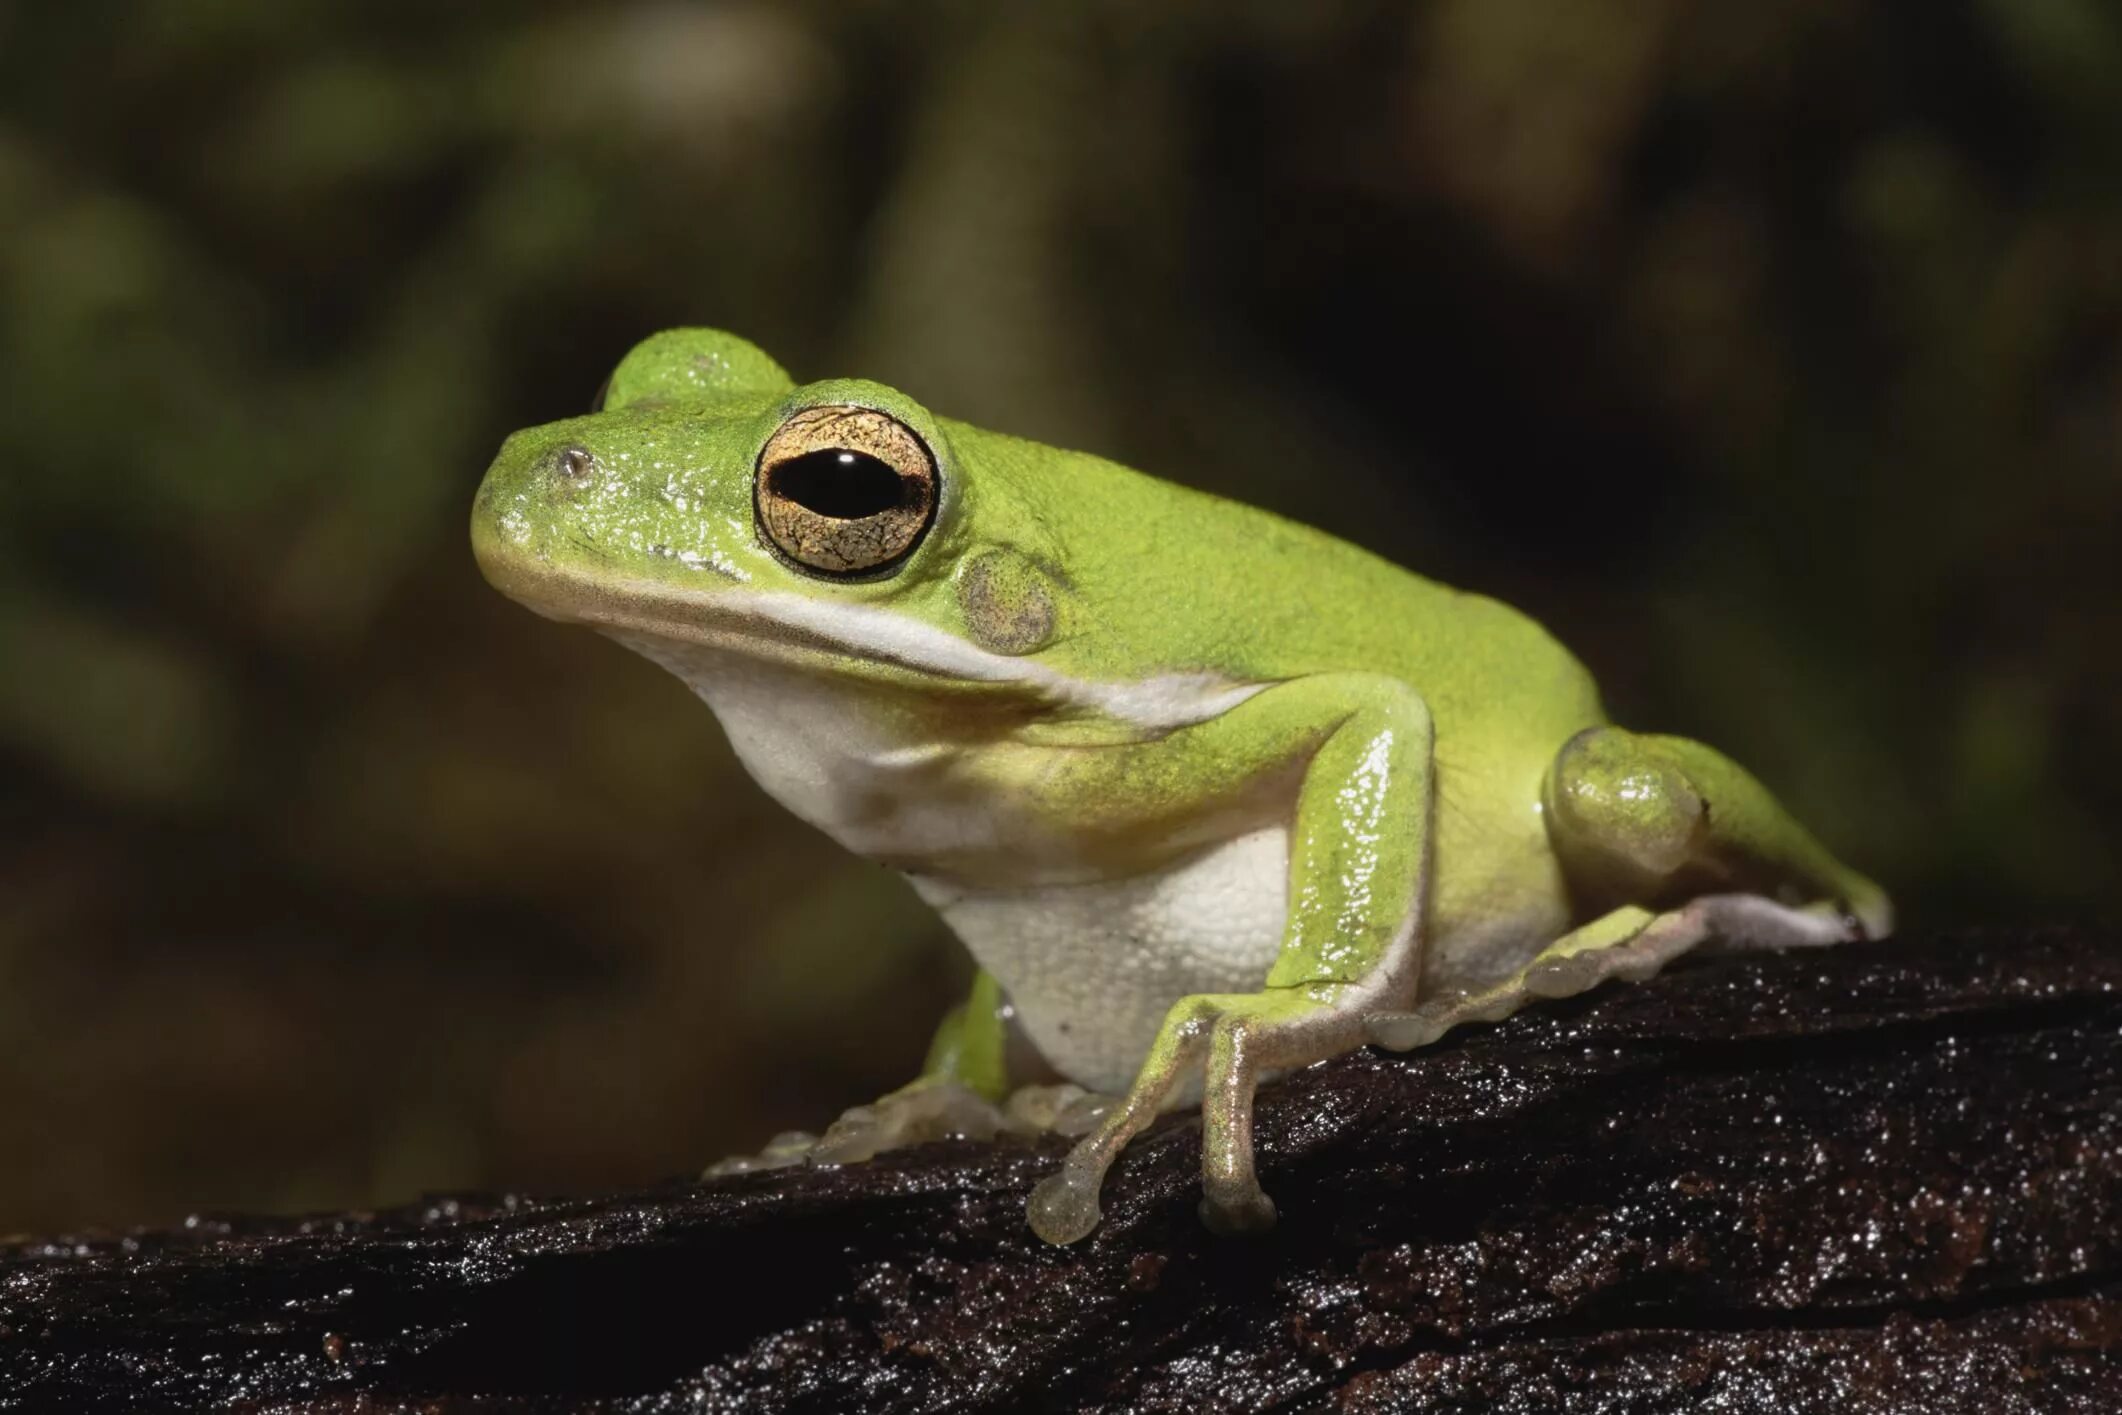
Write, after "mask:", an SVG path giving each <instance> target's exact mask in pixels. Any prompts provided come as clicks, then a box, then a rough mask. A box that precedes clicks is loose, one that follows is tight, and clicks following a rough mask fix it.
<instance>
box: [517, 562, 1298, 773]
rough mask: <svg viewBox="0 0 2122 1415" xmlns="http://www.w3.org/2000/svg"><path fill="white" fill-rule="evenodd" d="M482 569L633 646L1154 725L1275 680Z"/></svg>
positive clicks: (876, 617)
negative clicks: (1089, 661)
mask: <svg viewBox="0 0 2122 1415" xmlns="http://www.w3.org/2000/svg"><path fill="white" fill-rule="evenodd" d="M481 565H482V568H483V569H484V570H485V571H486V576H487V578H488V579H489V580H490V581H492V582H493V585H494V587H495V588H496V589H498V590H500V591H501V592H502V593H503V594H506V595H508V596H509V597H510V598H511V599H515V600H517V601H519V602H521V603H523V604H525V605H527V606H528V607H530V608H531V609H534V610H536V611H537V612H538V613H540V614H543V615H544V616H545V617H547V618H548V619H557V620H561V621H563V622H566V623H575V624H586V625H588V626H590V627H591V628H594V629H597V630H600V631H602V632H603V633H606V634H609V635H611V636H612V637H614V638H617V639H620V640H622V641H624V642H626V643H627V644H628V646H629V647H637V648H638V647H639V642H638V641H644V640H646V641H660V642H663V643H667V644H685V645H691V646H695V647H698V648H702V649H707V650H710V651H716V652H721V653H726V654H729V655H731V656H732V657H734V658H737V659H739V660H743V659H749V660H753V661H775V662H780V663H784V664H787V665H789V666H791V667H795V668H799V669H802V670H806V671H810V672H821V673H827V674H842V675H844V674H847V673H849V672H854V673H857V674H863V673H865V671H866V673H867V674H868V675H874V676H882V677H886V678H893V679H897V680H898V681H900V682H908V683H914V684H917V685H918V684H926V685H928V686H929V687H930V688H931V689H935V688H938V687H944V686H949V687H955V688H987V689H997V688H999V689H1005V690H1007V689H1016V690H1017V691H1020V692H1022V693H1024V694H1025V695H1026V696H1028V697H1030V698H1033V699H1035V700H1038V701H1040V702H1043V703H1046V704H1048V705H1051V706H1054V707H1057V708H1074V709H1079V710H1080V709H1090V710H1093V711H1096V712H1100V713H1104V714H1106V715H1107V716H1110V717H1113V718H1116V719H1119V720H1121V721H1125V722H1128V723H1130V724H1133V725H1135V726H1138V727H1144V728H1149V729H1153V730H1160V731H1169V730H1173V729H1176V728H1179V727H1184V726H1189V725H1191V724H1193V723H1197V722H1205V721H1207V720H1209V719H1210V718H1213V717H1217V716H1220V715H1221V714H1223V713H1225V712H1227V711H1229V710H1230V709H1231V708H1233V707H1236V706H1237V705H1238V704H1239V703H1242V702H1244V701H1245V700H1246V699H1247V698H1250V697H1251V696H1252V695H1253V694H1254V693H1256V692H1259V691H1260V690H1261V689H1262V688H1264V687H1266V686H1267V685H1266V684H1265V683H1247V682H1237V681H1234V680H1232V679H1229V678H1226V677H1224V676H1222V675H1220V674H1215V673H1162V674H1157V675H1154V676H1151V677H1146V678H1143V679H1140V680H1136V681H1133V682H1108V681H1102V680H1097V679H1084V678H1078V677H1075V676H1074V675H1072V674H1068V673H1065V672H1062V671H1061V670H1059V669H1057V668H1054V667H1052V666H1050V665H1048V664H1045V663H1042V662H1040V661H1039V660H1037V659H1035V658H1031V657H1022V658H1012V657H1010V656H1008V655H1005V654H999V653H995V652H993V651H991V650H988V649H984V648H981V647H980V646H979V645H977V644H974V643H972V642H970V641H969V640H967V639H965V638H961V637H960V636H958V635H956V634H952V633H950V632H948V631H946V630H944V629H940V628H937V627H936V626H935V625H933V624H928V623H924V622H923V621H921V620H919V619H915V618H913V617H912V616H910V615H906V614H902V613H900V612H898V611H897V610H893V609H890V608H887V607H885V606H882V605H874V604H849V603H844V602H836V601H828V600H816V599H810V598H807V597H805V596H802V595H796V594H789V593H787V592H785V591H780V590H759V589H752V588H750V587H748V586H744V585H741V584H730V585H726V586H723V585H718V586H717V587H716V588H714V589H711V590H693V589H686V588H682V587H677V586H672V585H668V584H663V583H660V582H658V581H655V580H647V579H638V578H636V579H618V580H612V581H599V582H592V581H590V580H588V579H586V578H584V577H581V576H577V575H571V574H568V573H566V572H564V571H556V570H554V569H552V568H551V567H546V566H541V567H539V568H537V569H529V568H526V567H523V566H521V565H517V564H514V563H512V562H511V561H510V560H509V559H508V558H506V557H496V558H494V559H491V560H488V559H485V558H482V561H481ZM718 573H722V574H724V575H725V576H726V572H718ZM729 578H733V577H729ZM649 656H650V657H659V655H657V654H654V653H651V654H650V655H649Z"/></svg>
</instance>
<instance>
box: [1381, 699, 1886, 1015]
mask: <svg viewBox="0 0 2122 1415" xmlns="http://www.w3.org/2000/svg"><path fill="white" fill-rule="evenodd" d="M1542 805H1543V808H1544V811H1545V815H1546V820H1547V828H1548V835H1549V838H1550V840H1551V841H1552V842H1553V845H1554V850H1555V854H1556V857H1557V858H1558V859H1560V861H1561V862H1562V866H1563V870H1564V872H1565V873H1566V874H1567V875H1568V877H1569V881H1570V885H1571V887H1572V889H1573V890H1574V891H1575V892H1576V893H1577V894H1578V895H1579V897H1580V898H1581V899H1583V900H1586V901H1590V902H1592V903H1593V904H1594V905H1595V907H1605V908H1607V909H1608V910H1609V912H1607V913H1605V914H1602V915H1600V916H1599V917H1597V918H1595V919H1593V920H1592V921H1591V922H1590V923H1588V924H1585V925H1583V926H1582V927H1581V928H1578V929H1576V930H1574V931H1572V932H1570V933H1568V934H1565V935H1563V936H1562V937H1561V938H1560V939H1557V940H1556V941H1555V942H1554V943H1552V944H1550V945H1548V946H1547V947H1546V948H1545V949H1543V950H1541V952H1540V953H1539V954H1538V955H1537V956H1536V957H1534V958H1533V960H1532V961H1531V962H1530V963H1528V964H1527V965H1526V966H1525V967H1524V969H1522V970H1521V971H1520V972H1518V973H1517V974H1516V975H1515V976H1513V977H1510V978H1508V979H1506V980H1504V981H1503V982H1501V983H1499V984H1497V985H1495V986H1493V987H1489V988H1482V989H1478V990H1475V991H1473V992H1469V993H1463V994H1454V995H1449V996H1440V997H1436V998H1428V999H1424V1000H1423V1001H1422V1002H1420V1003H1419V1004H1418V1005H1417V1006H1416V1007H1414V1008H1413V1009H1412V1010H1410V1011H1407V1012H1399V1013H1389V1014H1380V1015H1377V1016H1375V1017H1373V1018H1371V1019H1370V1022H1369V1027H1368V1030H1369V1034H1370V1036H1371V1039H1372V1040H1373V1041H1375V1042H1377V1043H1378V1044H1379V1045H1381V1046H1386V1047H1390V1048H1393V1049H1394V1050H1406V1049H1408V1048H1411V1047H1418V1046H1424V1045H1427V1044H1428V1043H1430V1042H1432V1041H1434V1040H1436V1039H1437V1038H1438V1037H1439V1036H1442V1035H1443V1034H1444V1032H1445V1031H1446V1030H1448V1029H1449V1028H1451V1027H1453V1026H1455V1025H1457V1024H1458V1023H1460V1022H1469V1021H1494V1020H1497V1019H1499V1018H1502V1017H1506V1016H1508V1015H1510V1014H1511V1013H1513V1012H1515V1011H1517V1010H1518V1009H1519V1008H1520V1007H1522V1006H1524V1005H1525V1004H1526V1003H1527V1002H1530V1001H1532V1000H1533V999H1535V998H1542V997H1566V996H1569V995H1571V994H1573V993H1579V992H1583V991H1585V990H1586V989H1588V988H1591V987H1594V986H1596V985H1597V984H1599V983H1600V982H1602V981H1604V980H1606V979H1607V978H1621V979H1625V980H1630V981H1635V980H1640V979H1642V978H1647V977H1649V976H1650V975H1651V974H1653V973H1656V972H1657V971H1658V970H1659V969H1660V968H1663V967H1664V966H1665V965H1666V964H1667V963H1669V962H1670V961H1672V960H1673V959H1674V958H1676V957H1678V956H1679V955H1680V954H1682V953H1685V952H1687V951H1688V950H1689V949H1692V948H1694V947H1696V946H1698V945H1702V944H1705V943H1714V944H1716V945H1719V946H1722V947H1728V948H1793V947H1806V946H1817V945H1822V944H1831V943H1842V942H1845V941H1847V940H1850V939H1858V938H1872V937H1878V936H1880V935H1882V934H1884V933H1886V932H1888V931H1889V930H1890V929H1891V928H1892V927H1893V907H1892V905H1891V904H1890V903H1889V902H1888V901H1887V898H1886V895H1885V893H1884V892H1883V891H1882V890H1880V889H1879V887H1878V886H1877V885H1875V884H1873V883H1872V882H1871V881H1869V880H1867V879H1865V878H1864V877H1863V876H1862V875H1859V874H1857V873H1856V872H1854V871H1852V870H1849V869H1847V868H1845V867H1844V866H1843V865H1841V864H1840V863H1839V862H1837V861H1836V860H1835V858H1834V857H1833V856H1832V855H1830V854H1828V852H1827V851H1826V849H1825V848H1824V847H1822V846H1821V845H1820V844H1819V842H1818V841H1816V840H1814V839H1813V838H1812V836H1811V835H1810V834H1808V833H1807V832H1806V831H1805V829H1804V827H1802V826H1800V825H1799V824H1798V823H1797V822H1796V821H1794V820H1792V819H1791V817H1790V816H1789V815H1788V814H1787V813H1786V812H1785V811H1784V810H1783V808H1782V807H1781V806H1780V805H1778V804H1777V803H1776V800H1775V798H1774V797H1772V796H1770V795H1769V793H1768V791H1767V790H1766V788H1764V787H1763V786H1762V785H1761V784H1760V783H1759V782H1758V781H1756V780H1754V778H1753V777H1752V776H1750V775H1748V774H1747V772H1746V771H1745V770H1743V769H1742V768H1740V767H1739V766H1738V765H1736V764H1735V763H1733V762H1732V761H1730V760H1729V759H1728V758H1726V757H1724V756H1721V755H1720V754H1718V753H1717V752H1715V751H1713V750H1711V749H1710V748H1708V747H1705V746H1703V745H1702V744H1700V743H1699V742H1690V741H1687V740H1686V739H1684V738H1679V737H1649V736H1640V735H1638V734H1635V733H1631V732H1625V731H1623V730H1622V729H1620V728H1618V727H1599V728H1592V729H1590V730H1588V731H1585V732H1580V733H1578V734H1577V735H1576V736H1575V737H1573V738H1571V739H1570V740H1569V742H1568V743H1567V744H1565V745H1564V746H1563V748H1562V750H1561V751H1560V752H1559V753H1558V754H1557V755H1556V757H1555V761H1554V764H1553V765H1552V767H1550V769H1549V771H1548V777H1547V784H1546V790H1545V792H1544V799H1543V802H1542Z"/></svg>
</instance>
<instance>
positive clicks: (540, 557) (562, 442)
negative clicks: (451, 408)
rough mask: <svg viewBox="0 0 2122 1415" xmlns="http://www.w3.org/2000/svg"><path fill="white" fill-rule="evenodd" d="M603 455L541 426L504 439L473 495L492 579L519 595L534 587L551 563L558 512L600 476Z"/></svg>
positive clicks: (478, 551)
mask: <svg viewBox="0 0 2122 1415" xmlns="http://www.w3.org/2000/svg"><path fill="white" fill-rule="evenodd" d="M597 473H598V466H597V459H596V456H595V454H593V453H592V452H591V451H590V450H589V449H588V448H586V447H584V446H582V445H581V444H580V443H579V442H575V441H573V440H570V439H565V438H561V439H556V438H554V437H553V436H552V435H551V434H550V433H547V434H545V435H544V436H542V437H541V436H539V435H538V433H537V431H536V430H531V431H529V432H519V433H516V434H515V435H514V436H512V437H510V438H509V439H508V440H507V441H506V442H504V443H502V444H501V450H500V451H499V452H498V453H496V454H495V457H494V461H493V465H492V466H490V467H488V468H487V471H486V477H485V479H484V480H482V481H481V482H480V483H479V490H478V493H477V494H476V495H475V496H474V497H473V498H472V527H471V530H472V554H473V557H474V558H475V559H477V560H478V562H479V569H480V571H481V572H482V573H484V574H485V576H486V578H487V580H488V582H489V583H491V584H492V585H493V586H494V588H496V589H498V590H500V591H501V592H502V593H504V594H507V595H509V596H511V597H513V598H516V599H529V598H532V597H534V596H532V595H531V594H529V593H528V591H530V590H531V588H532V587H533V586H534V584H535V582H536V581H537V579H538V578H539V577H540V573H541V571H543V570H544V569H545V568H546V562H547V560H548V558H549V555H550V551H551V549H552V547H551V546H550V544H549V541H550V539H551V537H552V536H553V534H554V533H555V530H556V528H557V527H558V526H559V525H562V524H564V523H565V517H564V515H561V514H557V513H558V512H559V509H560V504H561V503H564V502H567V501H570V500H572V499H574V498H575V497H576V496H578V495H579V494H580V493H581V492H582V491H583V490H585V489H586V488H587V487H588V486H589V485H590V484H591V483H592V482H594V481H595V480H596V477H597Z"/></svg>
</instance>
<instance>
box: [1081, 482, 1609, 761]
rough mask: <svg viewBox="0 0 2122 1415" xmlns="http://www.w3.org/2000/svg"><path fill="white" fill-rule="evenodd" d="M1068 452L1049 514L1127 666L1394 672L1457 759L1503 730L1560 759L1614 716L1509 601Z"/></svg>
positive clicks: (1103, 645)
mask: <svg viewBox="0 0 2122 1415" xmlns="http://www.w3.org/2000/svg"><path fill="white" fill-rule="evenodd" d="M1063 455H1064V456H1066V457H1067V458H1068V462H1069V465H1068V467H1067V469H1066V475H1065V476H1062V477H1057V478H1054V479H1052V481H1053V484H1054V485H1055V486H1058V487H1061V488H1064V489H1065V495H1063V496H1062V497H1060V498H1058V504H1050V505H1043V506H1041V507H1040V518H1041V520H1042V521H1043V522H1044V524H1046V525H1048V526H1050V527H1053V528H1054V529H1056V530H1057V531H1058V532H1059V533H1060V534H1061V535H1063V536H1064V537H1065V538H1066V541H1067V545H1066V548H1065V562H1066V563H1067V564H1068V566H1069V567H1070V578H1071V581H1072V589H1073V591H1074V592H1075V595H1076V597H1077V599H1078V602H1079V604H1080V605H1081V606H1082V609H1083V611H1084V613H1085V614H1086V615H1087V616H1088V618H1089V619H1090V621H1091V624H1090V628H1091V631H1092V637H1093V639H1094V641H1095V642H1094V643H1093V644H1091V645H1089V646H1088V651H1089V652H1091V653H1093V654H1097V655H1102V656H1106V657H1108V658H1109V659H1110V660H1111V663H1110V667H1111V669H1112V670H1113V671H1118V672H1128V671H1140V669H1141V668H1142V667H1143V666H1145V664H1144V662H1143V660H1145V659H1146V658H1147V657H1148V656H1149V655H1151V654H1154V655H1156V656H1158V657H1160V658H1162V659H1163V660H1165V661H1163V662H1160V663H1158V664H1156V665H1155V666H1156V667H1158V668H1159V669H1161V670H1163V671H1175V670H1183V669H1201V670H1206V671H1210V672H1216V673H1220V674H1223V675H1225V676H1228V677H1231V678H1234V679H1238V680H1245V681H1279V680H1283V679H1290V678H1297V677H1303V676H1307V675H1311V674H1318V673H1338V672H1355V673H1381V674H1387V675H1390V676H1392V677H1396V678H1400V679H1402V680H1404V681H1405V682H1407V683H1409V684H1411V685H1412V686H1413V687H1415V688H1416V689H1417V690H1418V691H1419V692H1421V694H1422V695H1423V698H1424V700H1425V701H1426V702H1427V703H1428V704H1429V707H1430V711H1431V713H1432V715H1433V717H1434V718H1435V720H1436V725H1437V733H1438V739H1439V747H1440V752H1441V753H1444V754H1446V755H1450V754H1451V752H1452V749H1451V748H1450V747H1448V746H1446V743H1447V742H1448V741H1449V740H1452V739H1463V742H1462V745H1463V746H1465V747H1466V748H1468V749H1470V750H1471V749H1474V748H1476V747H1477V746H1478V747H1480V748H1481V749H1482V750H1484V751H1485V750H1490V749H1492V748H1493V747H1494V746H1497V745H1500V744H1498V743H1494V742H1490V741H1488V740H1486V739H1489V738H1491V737H1492V736H1493V735H1494V734H1497V733H1501V734H1504V735H1506V736H1508V737H1511V738H1521V737H1523V738H1531V739H1537V740H1540V741H1543V742H1545V744H1546V751H1547V752H1548V753H1549V754H1552V752H1553V751H1554V749H1555V748H1557V747H1559V746H1560V745H1561V743H1562V742H1563V741H1565V740H1567V738H1568V737H1569V736H1570V735H1571V734H1572V733H1574V732H1576V731H1578V730H1579V729H1580V728H1583V727H1585V726H1589V725H1592V724H1594V723H1597V722H1599V721H1602V720H1603V717H1602V714H1601V709H1600V706H1599V699H1598V689H1597V687H1596V685H1595V684H1594V683H1593V681H1592V678H1591V675H1590V674H1589V673H1588V672H1586V671H1585V669H1584V666H1583V665H1582V664H1580V663H1579V662H1578V661H1577V659H1576V658H1575V656H1573V655H1572V654H1571V653H1570V652H1569V650H1568V649H1566V648H1564V647H1563V646H1562V645H1561V644H1560V643H1558V642H1557V641H1556V640H1555V638H1554V637H1553V636H1552V635H1550V634H1549V633H1548V632H1547V630H1546V629H1544V628H1543V627H1542V626H1541V625H1540V624H1538V623H1537V622H1535V621H1534V620H1533V619H1531V618H1529V617H1528V616H1526V615H1524V614H1522V613H1520V612H1519V611H1518V610H1516V609H1513V608H1511V607H1510V606H1509V605H1507V604H1504V603H1502V602H1501V601H1498V600H1494V599H1490V598H1488V597H1487V596H1485V595H1479V594H1472V593H1468V592H1465V591H1461V590H1457V589H1453V588H1451V587H1450V586H1447V585H1442V584H1438V583H1437V582H1435V581H1433V580H1428V579H1425V578H1423V577H1422V576H1420V575H1416V574H1414V573H1412V572H1411V571H1408V570H1405V569H1403V568H1401V567H1400V566H1398V565H1395V564H1393V563H1392V562H1391V561H1388V560H1386V559H1384V558H1382V557H1380V556H1378V555H1374V554H1372V553H1371V552H1369V551H1367V550H1363V549H1361V548H1359V547H1357V546H1354V545H1351V544H1349V543H1348V542H1347V541H1343V540H1340V539H1338V538H1337V537H1334V536H1331V535H1329V534H1327V533H1326V532H1324V531H1321V530H1317V529H1315V528H1313V527H1310V526H1306V525H1303V524H1300V523H1298V522H1295V521H1291V520H1287V519H1285V518H1283V517H1281V516H1277V515H1275V514H1273V513H1271V512H1267V511H1262V510H1260V509H1258V508H1256V507H1252V506H1246V505H1243V504H1241V503H1238V502H1233V501H1227V500H1224V499H1223V498H1221V497H1217V496H1212V495H1209V494H1207V493H1205V492H1199V491H1194V490H1191V489H1189V488H1186V487H1180V486H1176V485H1174V484H1172V483H1168V482H1163V481H1159V480H1157V479H1155V478H1152V477H1147V476H1144V475H1142V474H1140V473H1137V472H1133V471H1130V470H1128V469H1127V468H1124V467H1119V466H1115V465H1114V464H1112V463H1108V462H1104V461H1102V460H1100V459H1097V458H1093V457H1087V456H1080V455H1078V454H1063ZM1151 646H1154V647H1151ZM1129 660H1135V661H1134V662H1129ZM1085 666H1086V668H1088V669H1089V671H1092V672H1096V671H1097V669H1098V667H1099V665H1096V664H1089V665H1085Z"/></svg>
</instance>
